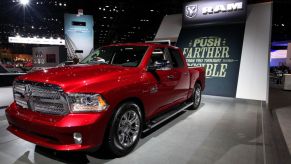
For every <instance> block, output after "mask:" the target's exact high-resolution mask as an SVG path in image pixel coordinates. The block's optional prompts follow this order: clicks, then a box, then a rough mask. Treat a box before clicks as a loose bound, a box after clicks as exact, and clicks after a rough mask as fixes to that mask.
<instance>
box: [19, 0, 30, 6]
mask: <svg viewBox="0 0 291 164" xmlns="http://www.w3.org/2000/svg"><path fill="white" fill-rule="evenodd" d="M19 2H20V4H22V5H24V6H25V5H28V4H29V0H20V1H19Z"/></svg>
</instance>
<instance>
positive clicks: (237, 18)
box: [177, 0, 246, 97]
mask: <svg viewBox="0 0 291 164" xmlns="http://www.w3.org/2000/svg"><path fill="white" fill-rule="evenodd" d="M183 9H184V14H183V27H182V30H181V32H180V35H179V37H178V41H177V46H178V47H180V48H181V49H182V51H183V54H184V56H185V58H186V61H187V63H188V66H199V67H200V66H201V67H204V68H205V74H206V88H205V92H204V93H205V94H207V95H215V96H225V97H235V96H236V89H237V81H238V74H239V68H240V59H241V52H242V45H243V38H244V29H245V16H246V1H237V0H234V1H231V0H224V1H215V2H214V1H210V0H209V1H207V0H206V1H205V0H204V1H195V2H190V3H186V4H185V5H184V8H183Z"/></svg>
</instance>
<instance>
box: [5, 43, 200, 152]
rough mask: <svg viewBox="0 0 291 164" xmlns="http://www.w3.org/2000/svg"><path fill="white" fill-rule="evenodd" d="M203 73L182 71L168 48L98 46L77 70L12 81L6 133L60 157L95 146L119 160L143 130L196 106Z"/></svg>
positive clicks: (177, 56) (174, 51)
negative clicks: (12, 91)
mask: <svg viewBox="0 0 291 164" xmlns="http://www.w3.org/2000/svg"><path fill="white" fill-rule="evenodd" d="M204 84H205V74H204V69H203V68H200V67H199V68H188V67H187V64H186V61H185V58H184V56H183V54H182V52H181V50H180V49H179V48H177V47H174V46H168V45H160V44H152V43H136V44H115V45H110V46H106V47H102V48H100V49H98V50H96V51H95V52H94V53H92V54H91V55H89V56H88V57H86V58H85V59H84V60H83V61H81V62H80V64H78V65H71V66H64V67H57V68H51V69H48V70H40V71H35V72H32V73H30V74H27V75H24V76H21V77H19V78H17V80H16V81H15V82H14V97H15V102H14V103H13V104H12V105H11V106H10V107H8V108H7V109H6V116H7V119H8V121H9V127H8V130H9V131H10V132H12V133H14V134H15V135H17V136H19V137H21V138H23V139H25V140H28V141H31V142H33V143H36V144H38V145H41V146H44V147H47V148H51V149H55V150H61V151H69V150H88V149H92V148H96V147H98V146H100V145H102V144H104V145H106V146H107V147H108V148H109V150H110V151H111V152H112V153H113V154H115V155H117V156H124V155H126V154H128V153H129V152H131V151H132V150H133V149H134V147H135V146H136V145H137V143H138V140H139V138H140V135H141V133H142V131H143V132H145V131H147V130H149V129H151V128H153V127H155V126H156V125H158V124H160V123H161V122H163V121H165V120H167V119H168V118H170V117H171V116H173V115H175V114H177V113H179V112H181V111H182V110H185V109H186V108H191V109H196V108H198V107H199V105H200V101H201V92H202V90H203V89H204Z"/></svg>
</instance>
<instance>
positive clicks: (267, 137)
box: [0, 96, 290, 164]
mask: <svg viewBox="0 0 291 164" xmlns="http://www.w3.org/2000/svg"><path fill="white" fill-rule="evenodd" d="M266 114H268V112H267V111H266V108H265V107H264V105H263V103H262V102H260V101H246V100H235V99H231V98H220V97H211V96H204V97H203V102H202V104H201V107H200V108H199V109H198V110H196V111H186V112H185V113H182V114H180V115H179V116H177V117H175V118H173V119H171V120H170V121H168V122H166V123H165V124H163V125H161V126H159V127H157V128H156V129H153V130H152V131H151V132H150V133H148V134H144V135H143V137H142V139H141V140H140V142H139V144H138V146H137V148H136V149H135V150H134V151H133V152H132V153H131V154H129V155H127V156H126V157H123V158H112V157H110V156H108V155H107V154H104V153H103V152H102V151H99V152H95V153H81V152H77V153H64V152H55V151H52V150H48V149H45V148H41V147H39V146H35V145H34V144H32V143H29V142H26V141H24V140H22V139H19V138H17V137H15V136H14V135H12V134H10V133H9V132H7V131H6V127H7V121H6V118H5V116H4V110H0V163H3V164H4V163H5V164H10V163H11V164H12V163H15V164H26V163H28V164H30V163H41V164H46V163H49V164H52V163H116V164H123V163H125V164H129V163H130V164H135V163H137V164H143V163H144V164H234V163H235V164H266V163H268V164H272V163H274V164H275V163H280V164H284V163H288V162H290V161H288V160H289V157H288V156H284V155H285V154H286V153H284V152H283V151H286V150H287V149H286V148H285V147H284V146H286V145H284V142H281V141H280V142H276V141H274V140H278V138H276V137H275V138H274V137H273V131H272V128H271V127H272V126H268V125H266V124H265V123H264V121H268V122H269V123H270V122H271V121H272V118H271V117H268V116H267V117H265V116H266ZM279 132H280V131H279ZM277 135H282V134H280V133H276V136H277ZM279 140H280V138H279ZM274 143H276V144H274ZM277 143H279V144H277ZM280 143H282V144H281V145H280ZM278 151H279V152H280V153H279V154H278ZM276 152H277V153H276ZM282 153H283V155H282Z"/></svg>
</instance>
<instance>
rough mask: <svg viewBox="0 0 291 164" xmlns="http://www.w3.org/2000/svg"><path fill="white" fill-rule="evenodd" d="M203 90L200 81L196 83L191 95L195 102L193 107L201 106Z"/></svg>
mask: <svg viewBox="0 0 291 164" xmlns="http://www.w3.org/2000/svg"><path fill="white" fill-rule="evenodd" d="M201 92H202V88H201V85H200V84H199V83H196V84H195V86H194V90H193V94H192V97H191V101H192V102H193V105H192V109H194V110H195V109H197V108H198V107H199V106H200V103H201Z"/></svg>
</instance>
